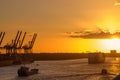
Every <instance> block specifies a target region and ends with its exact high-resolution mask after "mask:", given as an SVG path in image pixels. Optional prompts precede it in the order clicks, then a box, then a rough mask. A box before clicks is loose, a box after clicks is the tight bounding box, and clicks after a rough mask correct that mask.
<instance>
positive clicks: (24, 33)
mask: <svg viewBox="0 0 120 80" xmlns="http://www.w3.org/2000/svg"><path fill="white" fill-rule="evenodd" d="M25 36H26V32H25V33H24V36H23V38H22V42H21V43H20V46H19V48H21V47H22V44H23V42H24V40H25Z"/></svg>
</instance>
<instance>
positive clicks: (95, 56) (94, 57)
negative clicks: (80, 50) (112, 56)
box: [88, 53, 105, 64]
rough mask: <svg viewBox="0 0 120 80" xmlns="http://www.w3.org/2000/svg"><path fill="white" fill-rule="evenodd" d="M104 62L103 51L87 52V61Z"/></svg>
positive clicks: (92, 62) (91, 62)
mask: <svg viewBox="0 0 120 80" xmlns="http://www.w3.org/2000/svg"><path fill="white" fill-rule="evenodd" d="M104 62H105V54H104V53H89V54H88V63H89V64H96V63H104Z"/></svg>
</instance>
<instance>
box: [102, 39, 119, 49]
mask: <svg viewBox="0 0 120 80" xmlns="http://www.w3.org/2000/svg"><path fill="white" fill-rule="evenodd" d="M102 45H103V47H104V48H105V49H107V50H120V39H119V38H112V39H104V40H102Z"/></svg>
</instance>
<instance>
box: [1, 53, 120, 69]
mask: <svg viewBox="0 0 120 80" xmlns="http://www.w3.org/2000/svg"><path fill="white" fill-rule="evenodd" d="M88 54H89V53H39V54H38V53H31V54H30V53H29V54H0V67H4V66H10V65H20V64H29V63H32V62H34V61H54V60H71V59H83V58H88ZM93 54H94V53H93ZM98 54H99V53H98ZM105 57H120V53H114V54H113V53H112V54H111V53H105Z"/></svg>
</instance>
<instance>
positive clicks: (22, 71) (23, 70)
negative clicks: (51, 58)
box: [17, 66, 38, 77]
mask: <svg viewBox="0 0 120 80" xmlns="http://www.w3.org/2000/svg"><path fill="white" fill-rule="evenodd" d="M17 73H18V76H19V77H22V76H29V75H33V74H37V73H38V69H31V70H29V67H25V66H21V67H20V69H18V72H17Z"/></svg>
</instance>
